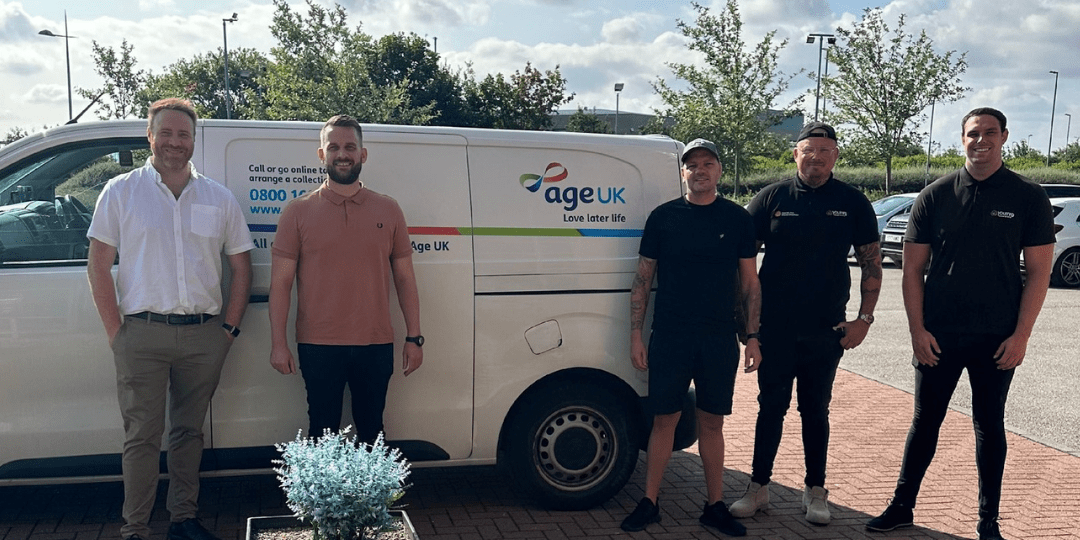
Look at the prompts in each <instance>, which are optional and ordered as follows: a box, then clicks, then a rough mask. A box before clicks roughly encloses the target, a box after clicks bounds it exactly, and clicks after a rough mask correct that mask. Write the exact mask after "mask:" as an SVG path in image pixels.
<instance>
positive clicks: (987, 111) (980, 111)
mask: <svg viewBox="0 0 1080 540" xmlns="http://www.w3.org/2000/svg"><path fill="white" fill-rule="evenodd" d="M984 115H985V116H993V117H994V118H997V119H998V123H1000V124H1001V131H1005V114H1004V113H1002V112H1001V111H999V110H997V109H994V108H991V107H979V108H977V109H972V110H971V112H969V113H967V115H965V116H964V119H963V120H961V121H960V133H963V132H964V126H966V125H967V121H968V120H969V119H970V118H971V117H973V116H984Z"/></svg>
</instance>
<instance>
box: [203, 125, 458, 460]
mask: <svg viewBox="0 0 1080 540" xmlns="http://www.w3.org/2000/svg"><path fill="white" fill-rule="evenodd" d="M286 126H289V125H288V124H286ZM383 127H384V126H373V127H372V128H371V129H368V128H365V131H364V146H365V147H366V148H367V149H368V161H367V163H366V164H365V165H364V170H363V173H362V175H361V180H362V181H363V182H364V184H365V186H367V187H369V188H371V189H372V190H374V191H377V192H379V193H383V194H386V195H389V196H391V197H393V198H394V199H396V200H397V201H398V203H399V204H400V205H401V207H402V210H403V211H404V213H405V218H406V220H407V222H408V224H409V229H410V237H411V239H412V242H413V247H414V253H413V263H414V267H415V270H416V276H417V282H418V287H419V289H420V312H421V328H422V329H423V332H424V335H425V338H426V340H427V343H426V344H425V347H424V364H423V366H422V367H421V368H420V370H419V371H417V372H415V373H414V374H412V375H410V376H409V378H408V379H407V380H406V379H405V378H404V377H403V376H402V375H401V371H400V370H401V367H400V366H401V362H400V355H401V349H402V345H403V343H404V338H405V323H404V320H403V318H402V316H401V313H400V310H399V309H398V302H397V298H396V294H395V293H394V288H393V284H392V283H390V284H389V288H390V291H391V300H390V305H391V315H392V319H393V325H394V329H395V334H396V336H395V337H396V339H395V352H394V354H395V366H396V368H395V369H396V373H395V374H394V377H393V378H392V379H391V382H390V389H389V394H388V397H387V407H386V414H385V416H384V419H385V425H386V435H387V438H388V439H390V440H420V441H426V442H428V443H431V444H434V445H435V446H437V447H439V448H441V449H442V450H443V451H445V452H446V453H447V454H448V455H449V457H450V459H462V458H467V457H469V455H470V453H471V451H472V385H473V379H472V351H473V341H472V324H473V316H472V310H473V305H472V293H473V282H472V258H473V254H472V243H471V241H470V237H469V236H467V235H462V234H461V231H462V230H467V229H469V228H470V227H471V219H470V211H469V186H468V170H467V164H466V158H465V154H466V152H465V145H464V142H465V141H464V139H463V138H461V137H456V136H452V135H426V134H416V133H409V134H402V133H396V132H394V131H392V130H385V131H384V130H382V129H379V128H383ZM206 131H207V133H206V135H205V136H206V138H207V144H206V153H207V156H206V160H207V162H208V163H223V164H224V167H225V169H224V170H223V171H220V172H219V173H218V176H217V178H219V179H220V180H221V181H223V182H225V183H226V185H228V186H229V188H230V189H231V190H232V192H233V193H234V194H235V195H236V198H237V199H238V200H239V201H240V203H241V207H242V208H243V209H244V212H245V213H246V215H247V218H248V223H249V225H250V228H251V230H252V236H253V237H254V239H255V242H256V246H257V247H256V249H255V251H254V253H253V255H252V263H253V266H254V274H255V278H254V282H253V284H252V293H253V297H254V298H255V299H256V301H255V302H253V303H251V304H250V306H249V307H248V311H247V314H246V315H245V317H244V325H243V327H244V330H245V333H244V334H242V335H241V336H240V338H239V339H238V341H237V342H236V343H235V344H234V345H233V350H232V351H231V352H230V356H229V360H228V361H227V363H226V367H225V370H224V372H223V374H222V379H221V383H220V385H219V387H218V391H217V394H216V395H215V397H214V402H213V404H212V407H211V415H212V422H213V427H214V439H213V440H214V446H215V447H216V448H232V447H249V446H264V445H269V444H273V443H276V442H281V441H285V440H289V439H292V438H293V437H295V436H296V433H297V430H300V429H303V430H305V431H306V428H307V424H308V422H307V404H306V397H305V396H306V393H305V390H304V384H303V379H302V377H301V376H300V375H299V374H297V375H293V376H286V375H281V374H279V373H278V372H277V371H275V370H274V369H273V368H271V367H270V363H269V358H270V356H269V355H270V334H269V325H268V323H267V321H268V319H269V305H268V304H267V303H266V302H265V300H264V299H263V298H264V295H266V294H267V293H268V291H269V278H270V259H271V256H270V247H271V246H272V245H273V236H274V233H275V231H276V223H277V217H278V215H279V214H280V211H281V209H283V208H284V207H285V205H287V204H288V202H289V201H291V200H292V199H294V198H296V197H297V196H300V195H302V194H303V193H305V192H306V191H308V190H313V189H317V188H318V187H319V185H320V184H321V182H322V180H323V179H324V178H325V172H324V170H323V169H322V165H321V164H320V163H319V160H318V156H317V155H316V149H317V148H318V146H319V139H318V125H312V124H295V125H292V126H291V127H289V128H286V129H267V128H266V127H259V128H257V129H244V128H237V127H230V128H228V129H221V128H213V127H211V128H207V129H206ZM215 148H216V149H218V150H215ZM214 152H218V154H217V155H213V154H214ZM343 271H347V269H343ZM261 296H262V298H260V297H261ZM292 307H293V309H292V315H291V319H290V323H289V329H288V331H289V335H290V339H292V336H293V335H294V328H295V326H294V325H293V318H295V312H296V300H295V288H294V297H293V305H292ZM248 329H250V330H251V332H250V333H249V332H248ZM293 345H294V348H293V353H294V354H295V352H296V349H295V344H293ZM347 403H348V396H347V397H346V404H347ZM351 421H352V420H351V414H350V413H349V407H348V406H347V405H346V406H345V415H344V420H343V424H345V425H347V424H349V423H351Z"/></svg>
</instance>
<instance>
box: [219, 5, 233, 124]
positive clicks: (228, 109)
mask: <svg viewBox="0 0 1080 540" xmlns="http://www.w3.org/2000/svg"><path fill="white" fill-rule="evenodd" d="M231 22H236V14H235V13H233V14H232V17H229V18H228V19H221V37H222V38H223V39H224V41H225V118H226V119H230V118H232V93H231V92H229V33H228V32H227V31H226V30H225V28H226V24H225V23H231Z"/></svg>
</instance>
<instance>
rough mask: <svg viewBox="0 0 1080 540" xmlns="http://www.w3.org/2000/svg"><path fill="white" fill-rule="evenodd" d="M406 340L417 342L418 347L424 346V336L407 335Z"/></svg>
mask: <svg viewBox="0 0 1080 540" xmlns="http://www.w3.org/2000/svg"><path fill="white" fill-rule="evenodd" d="M405 341H408V342H410V343H415V344H416V346H417V347H423V346H424V336H416V337H406V338H405Z"/></svg>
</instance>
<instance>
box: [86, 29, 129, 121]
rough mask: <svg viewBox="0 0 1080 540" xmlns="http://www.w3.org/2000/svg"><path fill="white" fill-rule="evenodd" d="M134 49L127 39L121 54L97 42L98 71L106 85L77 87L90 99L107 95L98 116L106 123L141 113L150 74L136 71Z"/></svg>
mask: <svg viewBox="0 0 1080 540" xmlns="http://www.w3.org/2000/svg"><path fill="white" fill-rule="evenodd" d="M134 48H135V47H134V46H133V45H131V44H129V43H128V42H127V40H126V39H125V40H124V41H123V43H122V44H121V45H120V52H119V54H117V52H116V50H115V49H113V48H112V47H102V46H101V45H98V42H97V41H94V42H93V50H94V71H95V72H97V74H98V75H99V76H101V78H103V79H105V86H103V87H101V88H97V89H89V88H77V89H76V92H77V93H78V94H79V95H80V96H82V97H84V98H86V99H90V100H95V99H98V98H100V97H102V96H107V97H108V99H107V100H103V101H100V102H99V105H98V109H97V111H96V112H97V115H98V118H100V119H102V120H108V119H110V118H116V119H120V118H127V117H129V116H134V115H137V114H139V112H140V110H141V108H142V104H140V103H138V101H137V97H136V96H137V94H138V91H139V90H140V89H141V88H142V87H143V85H144V84H145V83H146V77H147V75H146V72H145V71H143V70H141V69H140V70H137V71H136V70H135V64H136V60H135V57H134V56H133V55H132V54H131V52H132V50H134Z"/></svg>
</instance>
